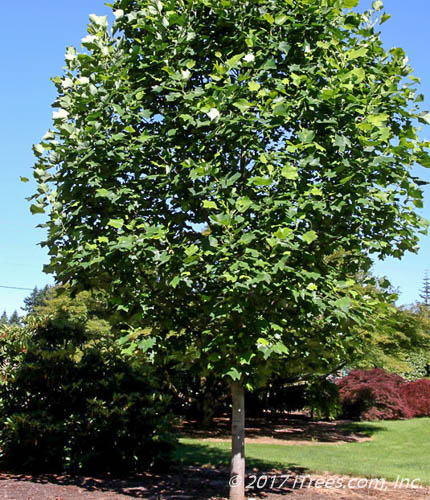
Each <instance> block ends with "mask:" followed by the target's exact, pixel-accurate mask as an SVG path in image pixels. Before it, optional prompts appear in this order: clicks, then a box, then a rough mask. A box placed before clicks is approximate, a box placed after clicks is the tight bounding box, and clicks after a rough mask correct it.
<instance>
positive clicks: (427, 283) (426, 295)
mask: <svg viewBox="0 0 430 500" xmlns="http://www.w3.org/2000/svg"><path fill="white" fill-rule="evenodd" d="M420 297H421V298H422V299H423V302H424V305H425V306H426V307H428V306H429V305H430V278H429V272H428V270H427V269H426V271H425V274H424V280H423V287H422V289H421V294H420Z"/></svg>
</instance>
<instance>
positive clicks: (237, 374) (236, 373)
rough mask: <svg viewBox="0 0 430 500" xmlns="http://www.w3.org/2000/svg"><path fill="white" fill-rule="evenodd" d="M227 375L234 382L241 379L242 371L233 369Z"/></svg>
mask: <svg viewBox="0 0 430 500" xmlns="http://www.w3.org/2000/svg"><path fill="white" fill-rule="evenodd" d="M226 375H228V376H229V377H231V378H232V380H234V381H236V380H240V377H241V376H242V374H241V373H240V371H239V370H238V369H237V368H231V369H230V370H229V371H228V372H227V373H226Z"/></svg>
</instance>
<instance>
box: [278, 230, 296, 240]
mask: <svg viewBox="0 0 430 500" xmlns="http://www.w3.org/2000/svg"><path fill="white" fill-rule="evenodd" d="M292 233H293V230H292V229H290V228H289V227H281V228H279V229H278V230H277V231H276V232H275V233H273V235H274V236H275V237H276V238H279V239H280V240H286V239H287V238H288V237H289V236H290V235H291V234H292Z"/></svg>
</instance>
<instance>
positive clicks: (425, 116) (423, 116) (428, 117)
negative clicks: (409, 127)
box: [418, 111, 430, 125]
mask: <svg viewBox="0 0 430 500" xmlns="http://www.w3.org/2000/svg"><path fill="white" fill-rule="evenodd" d="M418 120H419V121H420V122H421V123H425V124H426V125H430V113H429V112H428V111H423V112H422V113H420V115H419V116H418Z"/></svg>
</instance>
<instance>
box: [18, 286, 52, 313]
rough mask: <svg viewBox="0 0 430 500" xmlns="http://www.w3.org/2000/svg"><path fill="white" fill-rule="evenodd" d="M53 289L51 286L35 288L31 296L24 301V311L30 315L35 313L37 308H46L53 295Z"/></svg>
mask: <svg viewBox="0 0 430 500" xmlns="http://www.w3.org/2000/svg"><path fill="white" fill-rule="evenodd" d="M52 288H53V287H52V286H51V285H45V286H44V287H43V288H40V289H39V288H37V286H35V287H34V288H33V291H32V292H31V294H30V295H29V296H28V297H26V298H25V299H24V304H25V305H24V307H23V308H22V310H23V311H26V312H27V313H28V314H30V313H32V312H35V310H36V308H37V307H41V306H45V305H46V302H47V299H49V298H50V296H51V295H52Z"/></svg>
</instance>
